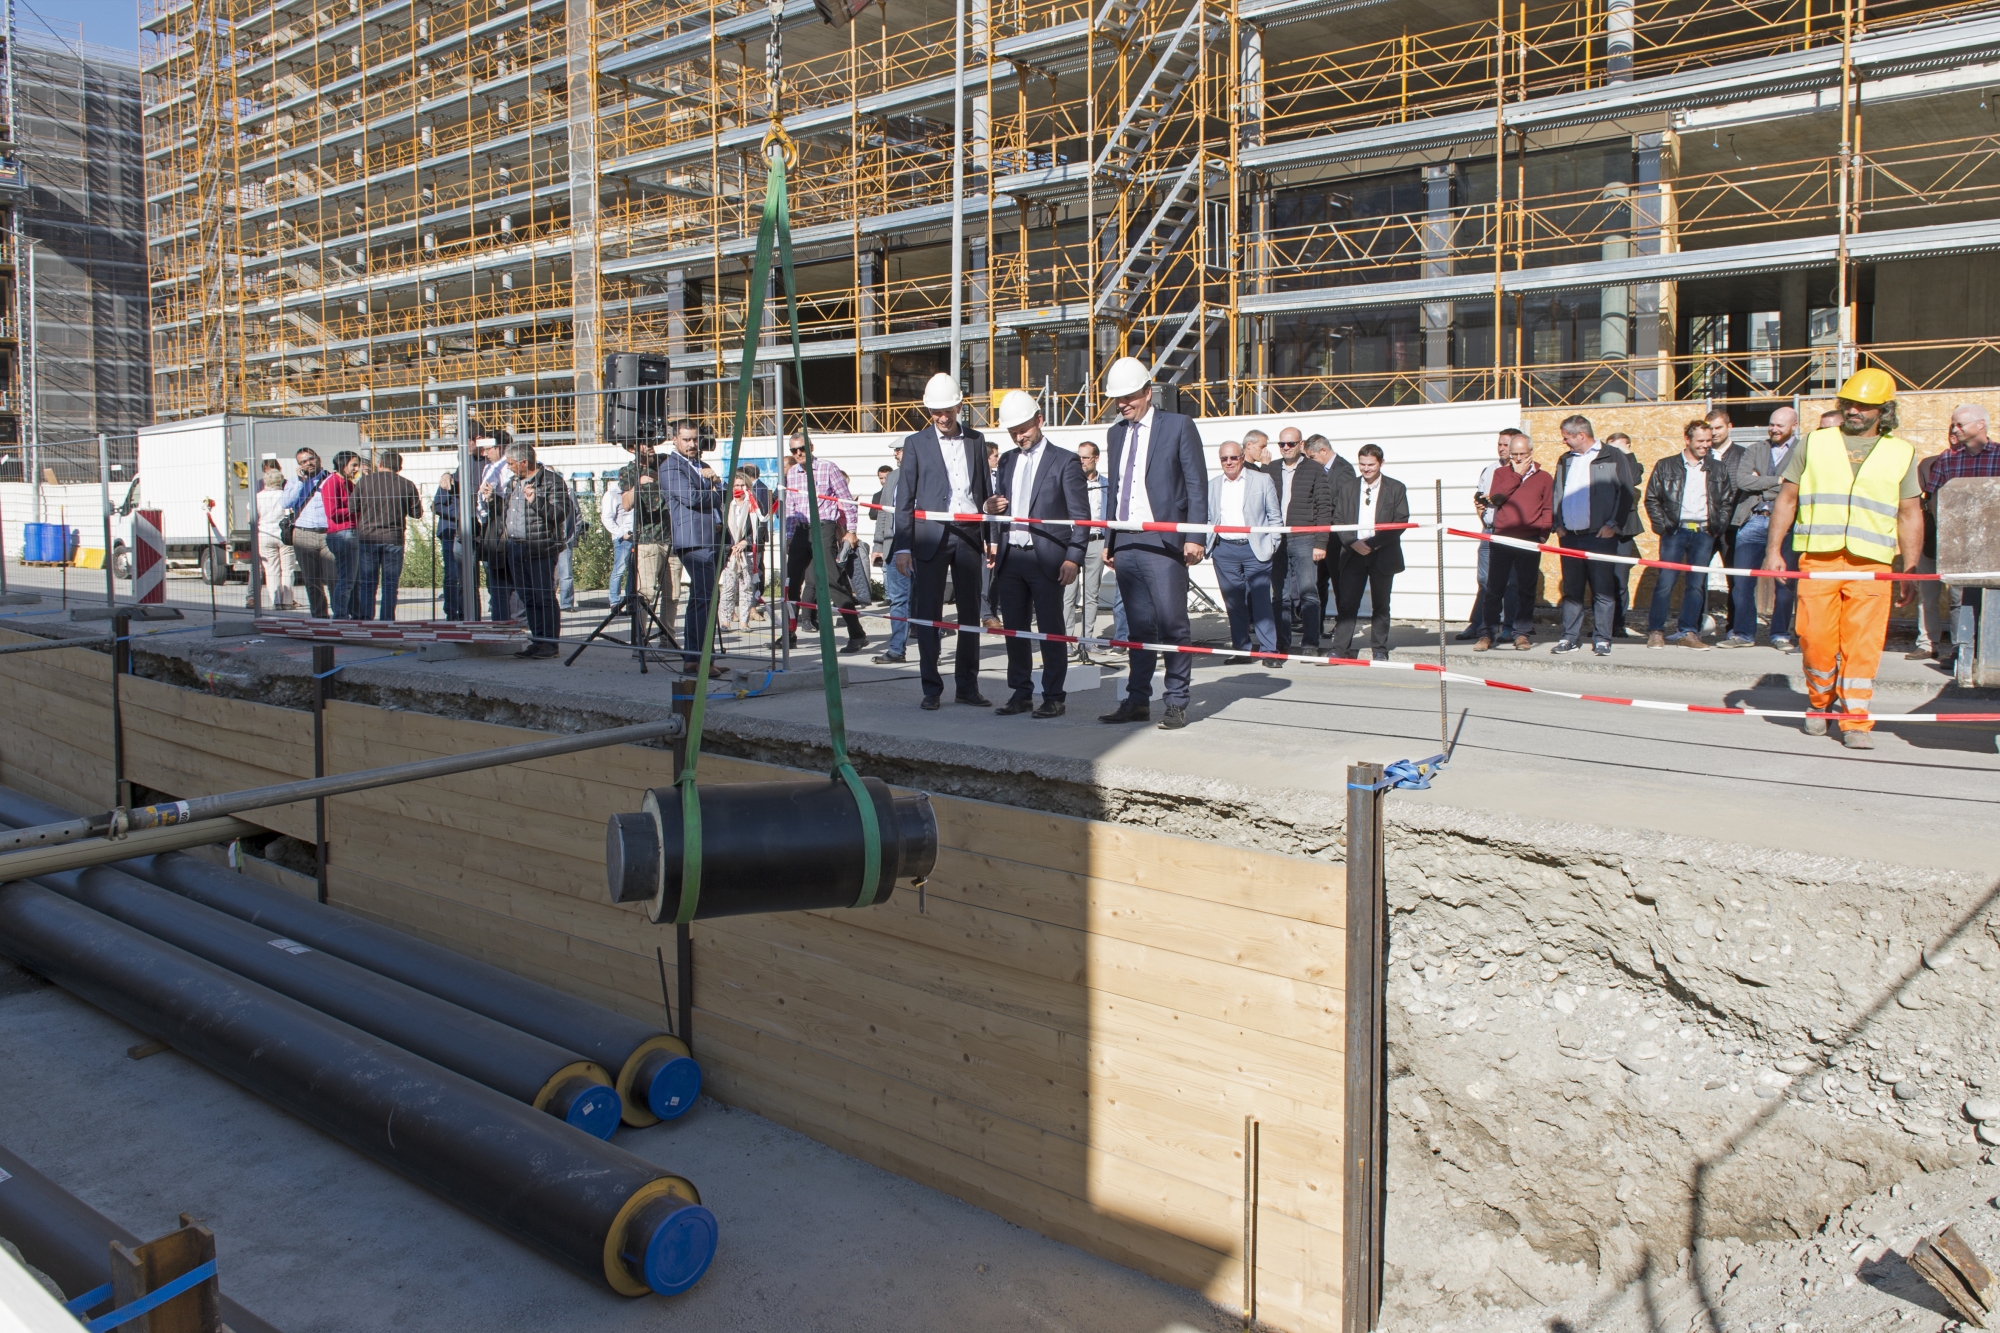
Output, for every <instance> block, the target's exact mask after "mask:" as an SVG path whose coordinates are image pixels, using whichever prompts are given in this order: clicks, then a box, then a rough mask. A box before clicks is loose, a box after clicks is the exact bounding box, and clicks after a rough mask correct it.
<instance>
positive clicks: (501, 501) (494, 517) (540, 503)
mask: <svg viewBox="0 0 2000 1333" xmlns="http://www.w3.org/2000/svg"><path fill="white" fill-rule="evenodd" d="M530 485H531V486H533V487H534V488H535V498H534V499H532V500H529V501H527V502H526V512H525V514H524V517H525V518H526V520H527V521H526V524H525V530H526V533H527V536H526V537H525V538H524V539H523V540H524V544H525V545H526V546H527V548H528V549H529V550H530V551H531V552H534V553H536V554H540V555H554V554H555V553H556V552H557V551H560V550H562V548H563V546H564V545H565V544H566V543H567V542H568V541H569V533H570V526H571V524H572V523H574V522H575V521H576V520H577V518H578V512H577V507H576V498H575V497H574V496H572V495H571V494H570V489H569V484H568V483H567V482H565V481H564V480H563V479H562V478H561V477H560V476H558V475H557V474H556V473H555V472H554V471H552V470H551V469H549V468H546V467H537V468H536V469H535V470H534V471H533V472H532V473H530V474H529V475H528V476H526V477H516V476H514V475H512V474H511V473H509V474H508V476H507V485H506V487H504V488H499V487H496V488H495V489H494V491H493V495H492V497H491V498H490V499H489V500H488V501H487V502H486V503H485V504H483V505H480V506H479V516H478V533H479V549H480V550H482V551H499V550H502V549H504V548H505V546H506V544H507V505H508V499H509V497H510V496H511V495H512V494H513V491H514V488H515V487H518V486H530Z"/></svg>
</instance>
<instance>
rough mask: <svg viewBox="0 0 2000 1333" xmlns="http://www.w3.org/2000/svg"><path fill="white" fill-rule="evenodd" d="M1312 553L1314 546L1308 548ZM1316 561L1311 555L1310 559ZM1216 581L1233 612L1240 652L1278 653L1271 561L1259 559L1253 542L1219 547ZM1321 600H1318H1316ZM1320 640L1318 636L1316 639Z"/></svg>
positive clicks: (1234, 635)
mask: <svg viewBox="0 0 2000 1333" xmlns="http://www.w3.org/2000/svg"><path fill="white" fill-rule="evenodd" d="M1307 550H1308V552H1310V550H1311V547H1310V545H1308V547H1307ZM1306 558H1307V559H1308V560H1310V559H1311V558H1312V556H1311V555H1310V554H1308V555H1307V556H1306ZM1215 581H1216V582H1217V583H1219V584H1220V585H1221V586H1222V605H1223V606H1224V607H1226V608H1227V609H1228V611H1229V641H1230V643H1231V644H1232V645H1234V646H1235V647H1236V649H1237V650H1238V651H1239V652H1240V651H1243V650H1246V649H1251V648H1254V649H1256V650H1257V651H1258V652H1260V653H1270V652H1276V651H1277V648H1278V629H1277V626H1276V625H1275V624H1273V623H1272V617H1271V562H1270V561H1269V560H1259V559H1258V558H1257V557H1256V555H1255V554H1254V553H1253V552H1252V551H1251V550H1250V543H1249V542H1232V541H1228V540H1223V541H1218V542H1216V544H1215ZM1315 600H1317V598H1315ZM1315 637H1316V636H1315Z"/></svg>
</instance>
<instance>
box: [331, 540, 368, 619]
mask: <svg viewBox="0 0 2000 1333" xmlns="http://www.w3.org/2000/svg"><path fill="white" fill-rule="evenodd" d="M326 549H327V550H329V551H331V552H332V553H333V610H332V611H331V613H330V614H331V615H332V617H333V618H334V619H335V620H359V619H361V615H362V612H361V539H360V538H359V537H357V536H355V535H354V529H353V528H342V529H341V530H340V531H339V532H329V533H327V534H326Z"/></svg>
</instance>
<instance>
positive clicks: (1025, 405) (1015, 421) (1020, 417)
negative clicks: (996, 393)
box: [1000, 389, 1042, 430]
mask: <svg viewBox="0 0 2000 1333" xmlns="http://www.w3.org/2000/svg"><path fill="white" fill-rule="evenodd" d="M1041 414H1042V405H1041V404H1040V403H1038V402H1036V401H1035V396H1034V395H1033V394H1031V393H1024V392H1022V391H1021V390H1020V389H1009V390H1007V396H1006V397H1004V398H1002V399H1001V400H1000V429H1002V430H1012V429H1014V427H1016V426H1025V425H1027V424H1028V423H1029V422H1030V421H1033V420H1034V419H1035V418H1036V417H1038V416H1040V415H1041Z"/></svg>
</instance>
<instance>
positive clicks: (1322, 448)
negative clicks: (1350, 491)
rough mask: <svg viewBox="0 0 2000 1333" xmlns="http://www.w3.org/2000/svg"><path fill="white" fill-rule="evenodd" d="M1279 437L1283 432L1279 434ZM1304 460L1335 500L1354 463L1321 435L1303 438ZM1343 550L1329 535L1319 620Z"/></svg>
mask: <svg viewBox="0 0 2000 1333" xmlns="http://www.w3.org/2000/svg"><path fill="white" fill-rule="evenodd" d="M1279 433H1280V434H1283V432H1282V431H1281V432H1279ZM1305 454H1306V457H1307V458H1309V459H1311V460H1312V461H1313V462H1315V463H1317V464H1319V466H1320V471H1322V472H1324V473H1326V483H1327V490H1326V493H1327V495H1328V496H1329V497H1330V498H1333V499H1338V498H1339V497H1340V493H1341V491H1342V490H1344V489H1345V488H1346V486H1347V483H1348V482H1350V481H1353V480H1354V464H1352V463H1350V462H1348V461H1347V460H1346V459H1345V458H1342V457H1341V456H1340V455H1339V454H1337V453H1335V452H1334V451H1333V441H1332V440H1329V439H1327V438H1326V436H1324V435H1311V436H1308V437H1307V438H1306V443H1305ZM1346 550H1347V547H1345V546H1344V545H1342V544H1341V541H1340V534H1339V533H1337V532H1330V533H1328V534H1327V538H1326V559H1324V560H1322V561H1320V562H1319V578H1318V580H1317V582H1318V587H1319V613H1320V617H1321V619H1322V621H1323V620H1324V619H1325V618H1326V617H1327V616H1328V615H1330V614H1331V613H1332V611H1333V594H1334V592H1335V591H1336V590H1337V589H1338V588H1339V586H1340V582H1339V580H1340V561H1341V557H1342V556H1343V555H1344V554H1345V552H1346Z"/></svg>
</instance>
